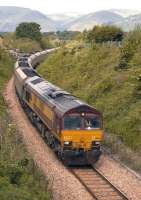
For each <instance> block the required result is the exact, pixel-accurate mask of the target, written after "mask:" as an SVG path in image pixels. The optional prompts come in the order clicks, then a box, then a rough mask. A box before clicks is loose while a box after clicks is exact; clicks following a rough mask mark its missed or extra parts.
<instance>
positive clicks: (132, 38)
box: [119, 27, 141, 68]
mask: <svg viewBox="0 0 141 200" xmlns="http://www.w3.org/2000/svg"><path fill="white" fill-rule="evenodd" d="M140 50H141V27H137V28H136V29H135V30H134V31H132V32H130V33H128V35H127V37H125V39H124V41H123V46H122V48H121V58H120V65H119V67H120V68H127V67H131V66H134V64H138V63H139V64H140V56H139V55H140Z"/></svg>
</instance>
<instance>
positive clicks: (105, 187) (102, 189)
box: [70, 167, 129, 200]
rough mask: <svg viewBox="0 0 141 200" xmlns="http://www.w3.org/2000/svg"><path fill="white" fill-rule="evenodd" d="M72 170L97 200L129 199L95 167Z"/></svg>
mask: <svg viewBox="0 0 141 200" xmlns="http://www.w3.org/2000/svg"><path fill="white" fill-rule="evenodd" d="M70 171H71V172H72V173H73V174H74V175H75V177H76V178H77V179H79V181H80V182H81V183H82V184H83V185H84V187H85V188H86V189H87V191H88V192H89V193H90V194H91V195H92V197H93V198H94V199H95V200H129V199H128V198H127V197H126V196H125V195H124V194H123V193H122V192H121V191H120V190H119V189H118V188H116V187H115V186H114V185H113V184H112V183H111V182H110V181H109V180H108V179H107V178H106V177H105V176H104V175H103V174H101V173H100V172H99V171H98V170H97V169H95V168H92V167H87V168H86V167H85V168H71V169H70ZM119 178H120V177H119Z"/></svg>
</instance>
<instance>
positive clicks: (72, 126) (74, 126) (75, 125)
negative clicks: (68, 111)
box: [64, 116, 81, 130]
mask: <svg viewBox="0 0 141 200" xmlns="http://www.w3.org/2000/svg"><path fill="white" fill-rule="evenodd" d="M80 128H81V117H80V116H66V117H65V118H64V129H65V130H79V129H80Z"/></svg>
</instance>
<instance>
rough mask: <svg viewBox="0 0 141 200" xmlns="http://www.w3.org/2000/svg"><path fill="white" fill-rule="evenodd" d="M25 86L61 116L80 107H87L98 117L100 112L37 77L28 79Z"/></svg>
mask: <svg viewBox="0 0 141 200" xmlns="http://www.w3.org/2000/svg"><path fill="white" fill-rule="evenodd" d="M26 84H27V87H29V88H30V89H31V90H32V91H34V92H35V93H36V95H38V96H40V98H41V99H42V100H43V101H44V102H46V103H48V104H50V105H51V107H54V109H55V110H56V112H57V113H58V114H59V115H61V116H63V115H64V114H65V113H67V112H69V111H71V110H73V109H76V108H80V107H87V108H89V110H93V111H95V112H96V113H97V114H99V115H100V112H99V111H97V110H96V109H95V108H93V107H91V106H89V105H88V104H86V103H85V102H83V101H81V100H79V99H78V98H76V97H75V96H73V95H71V94H70V93H68V92H66V91H64V90H63V89H61V88H59V87H57V86H55V85H53V84H52V83H50V82H48V81H46V80H44V79H43V78H40V77H38V76H36V77H33V78H30V79H28V80H27V81H26Z"/></svg>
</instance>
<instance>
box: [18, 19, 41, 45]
mask: <svg viewBox="0 0 141 200" xmlns="http://www.w3.org/2000/svg"><path fill="white" fill-rule="evenodd" d="M40 30H41V27H40V25H39V24H37V23H35V22H30V23H27V22H24V23H21V24H19V25H18V26H17V28H16V36H17V37H18V38H30V39H32V40H36V41H40V40H41V38H42V34H41V32H40Z"/></svg>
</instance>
